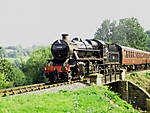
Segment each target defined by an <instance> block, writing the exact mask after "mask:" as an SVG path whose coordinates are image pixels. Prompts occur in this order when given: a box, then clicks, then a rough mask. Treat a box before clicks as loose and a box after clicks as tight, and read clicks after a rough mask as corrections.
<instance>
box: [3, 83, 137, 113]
mask: <svg viewBox="0 0 150 113" xmlns="http://www.w3.org/2000/svg"><path fill="white" fill-rule="evenodd" d="M0 106H1V107H0V112H1V113H7V112H14V113H37V112H38V113H64V112H65V113H86V112H89V113H97V112H100V113H122V112H124V113H133V112H134V113H136V112H137V111H135V110H134V109H133V108H132V106H131V105H129V104H127V103H126V102H125V101H123V100H121V99H120V98H119V97H118V95H117V94H115V93H113V92H111V91H109V90H108V89H107V87H105V86H101V87H97V86H92V87H90V88H87V89H82V90H79V91H73V92H71V91H64V90H61V91H59V92H57V93H47V94H42V95H22V96H13V97H5V98H4V97H3V98H0Z"/></svg>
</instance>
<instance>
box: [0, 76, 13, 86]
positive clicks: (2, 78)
mask: <svg viewBox="0 0 150 113" xmlns="http://www.w3.org/2000/svg"><path fill="white" fill-rule="evenodd" d="M12 86H13V84H12V82H8V81H6V79H5V75H4V73H0V89H4V88H8V87H12Z"/></svg>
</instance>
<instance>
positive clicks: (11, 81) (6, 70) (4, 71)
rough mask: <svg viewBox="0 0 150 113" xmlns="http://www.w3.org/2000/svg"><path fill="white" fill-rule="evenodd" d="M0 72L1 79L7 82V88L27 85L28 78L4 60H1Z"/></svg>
mask: <svg viewBox="0 0 150 113" xmlns="http://www.w3.org/2000/svg"><path fill="white" fill-rule="evenodd" d="M0 70H1V75H2V76H1V77H2V78H1V79H2V80H3V81H4V82H6V84H7V85H6V86H10V87H13V86H20V85H24V84H25V82H26V78H25V76H24V74H23V72H22V71H21V70H19V69H18V68H17V67H16V66H14V65H13V64H11V63H10V62H8V61H7V60H6V59H4V58H0ZM3 76H4V77H3ZM3 88H5V87H3Z"/></svg>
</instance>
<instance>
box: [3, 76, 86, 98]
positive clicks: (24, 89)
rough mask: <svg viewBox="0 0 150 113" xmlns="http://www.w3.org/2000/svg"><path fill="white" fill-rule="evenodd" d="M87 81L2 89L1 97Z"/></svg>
mask: <svg viewBox="0 0 150 113" xmlns="http://www.w3.org/2000/svg"><path fill="white" fill-rule="evenodd" d="M87 80H88V79H87V78H84V79H82V80H74V81H70V82H63V83H57V84H46V83H40V84H33V85H27V86H20V87H15V88H8V89H2V90H0V95H1V96H2V97H4V96H7V95H15V94H22V93H26V92H31V91H36V90H41V89H47V88H52V87H56V86H62V85H67V84H73V83H76V82H83V81H87Z"/></svg>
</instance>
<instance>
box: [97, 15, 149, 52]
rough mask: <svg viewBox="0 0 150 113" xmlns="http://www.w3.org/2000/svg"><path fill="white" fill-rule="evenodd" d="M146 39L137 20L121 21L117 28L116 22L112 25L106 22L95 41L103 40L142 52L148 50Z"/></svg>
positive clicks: (98, 31) (127, 19) (126, 19)
mask: <svg viewBox="0 0 150 113" xmlns="http://www.w3.org/2000/svg"><path fill="white" fill-rule="evenodd" d="M109 31H110V32H109ZM102 37H105V38H104V39H103V38H102ZM146 38H147V34H146V33H145V32H144V29H143V28H142V27H141V25H140V24H139V22H138V20H137V19H136V18H125V19H120V20H119V24H118V25H117V26H116V22H112V23H110V21H108V20H105V21H104V22H103V23H102V24H101V27H100V28H99V29H98V30H97V32H96V33H95V39H100V40H101V39H102V40H104V41H109V42H112V43H117V44H120V45H124V46H129V47H133V48H137V49H141V50H145V49H146V46H145V44H146ZM105 39H107V40H105Z"/></svg>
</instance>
